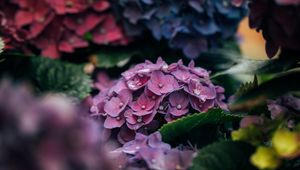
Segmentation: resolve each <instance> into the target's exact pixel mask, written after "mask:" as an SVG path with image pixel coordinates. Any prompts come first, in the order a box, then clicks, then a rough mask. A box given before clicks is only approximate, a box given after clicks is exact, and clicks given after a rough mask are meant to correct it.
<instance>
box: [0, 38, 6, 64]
mask: <svg viewBox="0 0 300 170" xmlns="http://www.w3.org/2000/svg"><path fill="white" fill-rule="evenodd" d="M4 46H5V43H4V40H3V39H2V37H0V54H1V53H2V52H3V50H4ZM0 61H1V60H0Z"/></svg>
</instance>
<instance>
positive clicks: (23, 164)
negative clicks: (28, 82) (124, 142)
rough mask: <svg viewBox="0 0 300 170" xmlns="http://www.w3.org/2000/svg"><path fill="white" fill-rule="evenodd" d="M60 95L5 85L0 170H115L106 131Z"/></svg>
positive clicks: (0, 87) (0, 102) (0, 97)
mask: <svg viewBox="0 0 300 170" xmlns="http://www.w3.org/2000/svg"><path fill="white" fill-rule="evenodd" d="M79 114H84V113H82V109H80V107H77V106H76V105H75V104H74V102H73V101H71V100H70V99H68V98H66V97H63V96H61V95H55V94H49V95H47V96H43V97H42V96H40V97H38V98H37V97H34V96H33V95H32V94H31V93H30V91H29V90H28V89H27V88H26V87H25V86H18V87H16V86H14V85H13V84H11V83H9V82H8V81H1V82H0V124H1V126H0V138H1V141H0V147H1V150H0V158H1V164H0V169H6V170H21V169H32V170H33V169H39V170H52V169H57V170H63V169H81V170H95V169H106V170H115V169H116V168H115V167H114V165H113V164H112V161H111V160H110V158H109V156H108V155H109V154H108V152H106V149H107V148H106V147H105V144H104V143H103V139H102V130H101V129H102V128H100V127H99V125H98V123H96V122H95V121H94V120H90V119H88V118H86V117H82V116H80V115H79Z"/></svg>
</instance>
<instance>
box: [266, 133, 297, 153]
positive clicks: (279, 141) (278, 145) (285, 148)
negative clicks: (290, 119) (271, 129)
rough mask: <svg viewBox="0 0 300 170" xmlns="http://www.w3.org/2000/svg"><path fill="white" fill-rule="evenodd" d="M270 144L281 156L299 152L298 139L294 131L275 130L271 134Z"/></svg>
mask: <svg viewBox="0 0 300 170" xmlns="http://www.w3.org/2000/svg"><path fill="white" fill-rule="evenodd" d="M272 145H273V148H274V149H275V151H276V152H277V154H278V155H280V156H281V157H285V158H291V157H295V156H297V155H298V154H300V139H299V134H297V133H296V132H291V131H289V130H283V129H281V130H277V131H276V132H275V134H274V135H273V138H272Z"/></svg>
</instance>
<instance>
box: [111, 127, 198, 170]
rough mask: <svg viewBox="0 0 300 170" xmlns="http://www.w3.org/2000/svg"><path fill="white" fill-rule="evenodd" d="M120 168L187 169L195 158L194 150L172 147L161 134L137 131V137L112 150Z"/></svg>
mask: <svg viewBox="0 0 300 170" xmlns="http://www.w3.org/2000/svg"><path fill="white" fill-rule="evenodd" d="M111 153H112V155H113V157H114V159H115V162H116V163H118V168H119V169H140V168H141V169H144V168H145V167H147V168H148V169H153V170H161V169H164V170H174V169H182V170H184V169H187V168H188V167H189V166H190V165H191V163H192V160H193V157H194V155H195V152H194V151H192V150H179V149H177V148H174V149H172V148H171V146H170V145H169V144H167V143H164V142H162V138H161V134H160V133H159V132H155V133H153V134H151V135H149V136H145V135H143V134H140V133H137V134H136V136H135V139H134V140H132V141H130V142H127V143H125V144H124V145H123V147H121V148H118V149H116V150H114V151H112V152H111Z"/></svg>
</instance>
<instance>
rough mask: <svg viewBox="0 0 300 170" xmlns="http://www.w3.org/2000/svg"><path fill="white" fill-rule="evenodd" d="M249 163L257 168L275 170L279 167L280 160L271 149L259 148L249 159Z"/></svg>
mask: <svg viewBox="0 0 300 170" xmlns="http://www.w3.org/2000/svg"><path fill="white" fill-rule="evenodd" d="M250 160H251V163H252V164H253V165H255V166H256V167H257V168H259V169H262V170H265V169H268V170H273V169H276V168H277V167H278V166H279V165H280V159H279V158H278V156H277V155H276V153H275V151H274V150H273V149H272V148H268V147H264V146H260V147H258V148H257V149H256V152H255V153H254V154H253V155H252V156H251V158H250Z"/></svg>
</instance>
